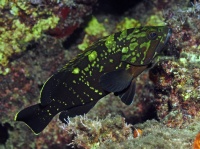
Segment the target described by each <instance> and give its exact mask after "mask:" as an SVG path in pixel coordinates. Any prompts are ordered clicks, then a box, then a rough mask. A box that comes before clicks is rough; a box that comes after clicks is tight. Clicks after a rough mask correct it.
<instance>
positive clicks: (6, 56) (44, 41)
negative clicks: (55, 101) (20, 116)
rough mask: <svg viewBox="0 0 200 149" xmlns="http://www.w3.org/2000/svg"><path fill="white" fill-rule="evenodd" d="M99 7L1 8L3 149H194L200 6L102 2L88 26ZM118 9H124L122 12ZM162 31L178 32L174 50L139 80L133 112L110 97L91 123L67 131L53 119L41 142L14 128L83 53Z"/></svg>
mask: <svg viewBox="0 0 200 149" xmlns="http://www.w3.org/2000/svg"><path fill="white" fill-rule="evenodd" d="M96 2H97V0H61V1H56V0H50V1H47V0H29V1H26V2H21V1H16V0H12V1H6V0H3V1H1V2H0V10H1V11H0V82H1V83H0V131H1V127H3V129H4V132H2V131H1V133H0V137H1V138H0V148H16V149H18V148H19V149H21V148H26V149H32V148H37V149H45V148H48V149H53V148H57V149H59V148H70V147H72V146H75V147H77V148H133V147H134V148H136V149H137V148H164V149H171V148H183V149H184V148H187V149H188V148H192V144H193V142H194V141H195V142H196V140H195V136H196V135H197V133H198V132H199V130H200V126H199V123H200V120H199V118H198V117H199V116H200V102H199V101H200V96H199V95H200V78H199V73H200V67H199V66H200V59H199V55H200V53H199V52H200V50H199V48H200V46H199V41H200V40H199V37H200V34H199V32H198V31H199V22H200V19H199V11H200V10H199V2H198V1H194V2H193V3H192V4H191V3H190V2H189V0H186V1H181V0H179V1H174V0H171V1H169V0H166V1H159V0H152V1H144V2H138V3H135V4H137V5H129V4H130V3H131V4H132V3H133V1H132V0H127V1H120V2H119V1H114V0H113V1H112V0H111V1H109V2H108V1H106V0H104V1H103V0H102V1H101V2H100V1H99V5H97V6H95V12H94V13H93V17H91V19H90V20H89V22H87V19H85V18H84V17H85V16H87V15H89V14H91V12H92V6H93V5H94V4H95V3H96ZM119 3H120V5H119ZM109 4H111V5H109ZM177 4H178V5H177ZM102 5H103V6H102ZM119 6H120V8H122V9H120V10H116V9H118V8H119ZM114 12H115V13H114ZM83 20H84V21H85V24H83V26H81V25H80V24H81V23H82V22H83ZM164 24H166V25H168V26H170V27H172V28H173V35H172V38H171V39H170V43H169V45H168V46H169V47H168V48H166V49H165V50H164V52H163V55H164V59H162V58H163V57H162V58H161V60H160V62H158V63H157V64H155V65H154V66H152V69H151V70H150V71H149V72H148V71H146V72H144V73H143V74H142V75H140V77H138V78H137V87H136V95H135V99H134V102H133V104H132V105H130V106H126V105H124V104H123V103H122V102H121V101H120V99H119V98H118V97H116V96H114V95H113V94H111V95H108V96H106V97H105V98H103V99H101V100H100V101H99V102H98V103H97V105H96V106H95V107H94V108H93V109H92V110H91V111H90V112H89V113H88V114H87V115H86V117H76V118H74V119H70V124H69V126H65V127H63V128H64V129H62V128H60V127H59V126H63V124H60V123H59V122H58V121H57V119H56V118H55V119H53V121H52V122H51V123H50V124H49V126H48V127H47V128H46V129H45V130H44V132H42V133H41V134H40V135H38V136H35V135H34V134H33V133H32V132H31V131H30V130H29V129H28V128H27V127H26V125H24V124H22V123H15V122H14V121H13V118H14V115H15V113H16V112H18V111H19V110H20V109H21V108H22V107H23V108H24V107H26V106H30V105H31V104H35V103H36V102H37V101H38V99H39V95H40V89H41V87H42V85H43V83H44V82H45V81H46V79H47V78H48V77H49V76H51V75H52V74H53V73H54V72H55V71H56V70H57V69H59V68H61V67H62V66H63V65H64V64H65V63H67V62H68V61H69V60H70V59H71V58H72V57H74V56H75V55H77V53H79V52H80V50H79V49H81V50H84V49H85V48H86V47H88V46H89V45H90V44H92V43H93V42H94V41H96V40H97V39H98V38H101V37H103V36H106V35H109V34H111V33H113V32H116V31H119V30H123V29H126V28H130V27H138V26H141V25H154V26H156V25H164ZM79 27H81V28H79ZM95 27H98V28H99V30H98V29H96V28H95ZM76 28H79V29H78V30H76V31H75V32H74V30H75V29H76ZM82 28H84V29H82ZM72 33H73V34H72ZM70 34H71V35H70ZM12 36H13V37H12ZM66 38H67V39H66ZM166 55H167V56H168V57H166ZM108 114H110V115H111V116H110V117H106V116H107V115H108ZM116 115H118V116H116ZM119 115H120V116H119ZM97 117H98V118H99V120H97ZM124 118H125V119H124ZM149 119H156V120H157V121H155V120H149ZM147 120H149V121H147ZM139 123H140V124H139ZM129 124H130V125H129ZM132 125H133V126H132ZM169 127H171V128H169ZM135 129H141V130H142V135H141V136H140V137H137V138H134V137H133V131H134V130H135ZM83 137H84V138H87V139H86V140H84V138H83ZM98 138H101V139H98ZM196 138H197V140H199V139H198V137H196ZM120 139H121V141H120ZM197 142H198V141H197ZM164 145H165V146H164Z"/></svg>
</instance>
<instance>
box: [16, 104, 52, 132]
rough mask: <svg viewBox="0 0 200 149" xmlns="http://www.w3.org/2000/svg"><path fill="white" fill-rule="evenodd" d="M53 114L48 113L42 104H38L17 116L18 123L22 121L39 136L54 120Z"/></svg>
mask: <svg viewBox="0 0 200 149" xmlns="http://www.w3.org/2000/svg"><path fill="white" fill-rule="evenodd" d="M53 117H54V115H53V114H50V113H48V112H47V110H46V109H45V107H43V106H41V104H36V105H33V106H30V107H27V108H25V109H23V110H21V111H20V112H19V113H17V114H16V115H15V120H16V121H22V122H24V123H26V125H28V127H29V128H30V129H31V130H32V131H33V132H34V133H35V134H39V133H40V132H41V131H42V130H43V129H44V128H45V127H46V126H47V125H48V124H49V122H50V121H51V120H52V118H53Z"/></svg>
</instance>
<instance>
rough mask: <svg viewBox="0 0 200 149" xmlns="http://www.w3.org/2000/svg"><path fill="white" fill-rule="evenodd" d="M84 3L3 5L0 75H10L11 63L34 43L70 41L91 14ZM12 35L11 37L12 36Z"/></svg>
mask: <svg viewBox="0 0 200 149" xmlns="http://www.w3.org/2000/svg"><path fill="white" fill-rule="evenodd" d="M82 3H83V2H82V1H79V2H78V3H76V2H75V1H68V0H67V1H66V0H63V1H55V0H51V1H45V0H41V1H40V0H38V1H26V2H21V1H14V0H13V1H1V2H0V10H1V12H0V17H1V19H0V24H1V27H0V74H4V75H5V74H7V73H9V72H10V68H9V66H8V63H9V60H10V59H12V58H13V57H15V56H16V55H21V54H22V52H24V51H25V50H26V48H27V46H28V45H29V44H30V42H31V41H38V42H40V40H41V38H47V37H46V36H45V34H47V35H51V36H53V37H55V38H61V37H62V38H63V37H68V36H69V35H70V34H71V33H73V31H74V30H75V29H76V28H77V27H78V26H79V25H80V24H81V23H82V17H84V16H86V15H88V14H89V13H90V12H91V6H92V4H93V3H95V1H93V3H92V2H91V3H90V4H88V5H84V4H82ZM11 35H12V36H11Z"/></svg>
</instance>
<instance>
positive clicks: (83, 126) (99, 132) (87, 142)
mask: <svg viewBox="0 0 200 149" xmlns="http://www.w3.org/2000/svg"><path fill="white" fill-rule="evenodd" d="M63 129H64V131H63V132H62V133H66V132H67V136H66V137H67V138H68V139H69V138H70V139H71V140H68V141H69V142H68V143H69V144H68V145H69V146H72V147H74V148H84V149H90V148H98V147H99V146H100V145H101V144H104V143H105V142H118V143H120V142H123V141H127V140H130V139H132V138H133V132H132V129H131V125H127V124H126V123H125V121H124V118H122V117H121V116H115V117H111V116H110V115H109V116H107V117H106V118H105V119H103V120H91V119H89V118H87V117H86V116H85V115H84V116H83V117H82V116H81V117H76V118H74V119H72V120H70V121H69V124H68V125H67V126H63Z"/></svg>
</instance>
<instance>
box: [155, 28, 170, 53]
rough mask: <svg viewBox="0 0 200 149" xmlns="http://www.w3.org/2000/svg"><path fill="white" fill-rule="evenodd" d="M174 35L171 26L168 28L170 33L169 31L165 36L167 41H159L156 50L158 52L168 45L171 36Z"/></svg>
mask: <svg viewBox="0 0 200 149" xmlns="http://www.w3.org/2000/svg"><path fill="white" fill-rule="evenodd" d="M171 35H172V29H171V28H168V33H167V36H166V38H165V41H164V43H159V44H158V45H157V47H156V51H157V53H160V52H161V50H162V49H163V48H164V47H165V46H166V44H167V42H168V41H169V38H170V37H171Z"/></svg>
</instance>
